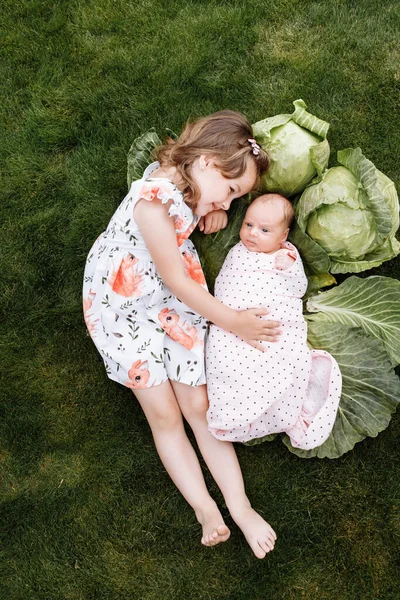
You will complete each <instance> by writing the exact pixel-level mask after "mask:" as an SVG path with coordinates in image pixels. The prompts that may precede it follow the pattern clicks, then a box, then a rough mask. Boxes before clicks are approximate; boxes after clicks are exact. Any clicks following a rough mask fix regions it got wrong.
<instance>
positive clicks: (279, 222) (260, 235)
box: [240, 200, 289, 254]
mask: <svg viewBox="0 0 400 600" xmlns="http://www.w3.org/2000/svg"><path fill="white" fill-rule="evenodd" d="M288 233H289V229H288V227H287V225H286V221H285V216H284V209H283V207H282V205H281V204H279V203H275V202H271V203H266V204H263V202H261V201H257V200H255V201H254V202H253V203H252V204H251V205H250V206H249V208H248V209H247V212H246V215H245V217H244V219H243V223H242V227H241V229H240V239H241V241H242V243H243V244H244V245H245V246H246V248H247V250H249V251H250V252H264V253H266V254H270V253H272V252H276V251H277V250H279V248H280V247H281V244H282V243H283V242H285V241H286V238H287V234H288Z"/></svg>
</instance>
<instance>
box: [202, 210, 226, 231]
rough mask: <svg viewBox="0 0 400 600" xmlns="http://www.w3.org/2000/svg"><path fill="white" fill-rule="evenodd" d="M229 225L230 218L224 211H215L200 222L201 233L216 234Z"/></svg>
mask: <svg viewBox="0 0 400 600" xmlns="http://www.w3.org/2000/svg"><path fill="white" fill-rule="evenodd" d="M227 225H228V216H227V214H226V212H225V211H224V210H222V209H221V210H213V211H212V212H210V213H208V215H206V216H205V217H201V219H200V221H199V229H200V231H204V233H215V232H216V231H219V230H220V229H224V228H225V227H226V226H227Z"/></svg>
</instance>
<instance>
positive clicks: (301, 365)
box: [206, 194, 342, 450]
mask: <svg viewBox="0 0 400 600" xmlns="http://www.w3.org/2000/svg"><path fill="white" fill-rule="evenodd" d="M293 216H294V213H293V207H292V205H291V203H290V202H289V200H287V199H286V198H284V197H283V196H280V195H278V194H266V195H264V196H260V197H259V198H257V199H256V200H254V202H252V204H251V205H250V206H249V208H248V210H247V212H246V215H245V218H244V220H243V224H242V227H241V230H240V242H239V243H238V244H236V246H234V247H233V248H232V249H231V250H230V252H229V253H228V255H227V257H226V259H225V262H224V264H223V266H222V269H221V271H220V273H219V275H218V277H217V279H216V282H215V297H216V298H218V300H220V301H221V302H222V303H223V304H226V305H228V306H230V307H231V308H234V309H236V310H244V309H247V308H258V307H266V308H268V309H269V313H268V315H267V316H266V317H265V318H269V319H272V320H274V321H279V322H280V324H281V335H280V337H279V339H278V340H277V341H276V342H274V343H267V342H261V344H262V345H263V348H264V352H260V350H258V349H256V348H253V347H252V346H250V345H249V344H247V343H246V342H244V341H243V340H241V339H240V338H239V337H237V336H236V335H234V334H233V333H229V332H227V331H225V330H223V329H220V328H219V327H216V326H215V325H211V327H210V334H209V336H208V340H207V347H206V372H207V388H208V396H209V401H210V407H209V410H208V413H207V419H208V424H209V430H210V432H211V433H212V434H213V435H214V436H215V437H216V438H218V439H220V440H229V441H233V442H235V441H238V442H246V441H249V440H251V439H253V438H259V437H264V436H266V435H268V434H272V433H278V432H285V433H287V434H288V435H289V437H290V441H291V443H292V445H293V446H295V447H297V448H303V449H307V450H308V449H311V448H315V447H317V446H319V445H321V444H322V443H323V442H324V441H325V440H326V439H327V437H328V436H329V434H330V432H331V430H332V427H333V424H334V421H335V416H336V411H337V408H338V405H339V400H340V393H341V383H342V379H341V374H340V370H339V367H338V365H337V363H336V361H335V359H334V358H333V357H332V356H331V355H330V354H328V353H327V352H325V351H324V350H309V348H308V346H307V324H306V322H305V320H304V318H303V314H302V308H303V306H302V296H303V295H304V294H305V291H306V289H307V277H306V275H305V273H304V269H303V265H302V262H301V258H300V256H299V253H298V252H297V249H296V248H295V247H294V246H293V244H291V243H289V242H287V241H286V238H287V235H288V233H289V227H290V224H291V221H292V220H293Z"/></svg>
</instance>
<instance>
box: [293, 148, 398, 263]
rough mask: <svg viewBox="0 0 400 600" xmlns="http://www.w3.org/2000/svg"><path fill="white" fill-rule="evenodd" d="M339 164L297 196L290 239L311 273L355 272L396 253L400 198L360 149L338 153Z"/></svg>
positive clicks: (384, 176) (391, 183)
mask: <svg viewBox="0 0 400 600" xmlns="http://www.w3.org/2000/svg"><path fill="white" fill-rule="evenodd" d="M338 162H339V164H340V165H341V166H338V167H333V168H331V169H328V170H327V171H325V173H324V175H323V176H322V178H321V181H319V182H318V183H315V184H313V185H310V186H309V187H308V188H307V189H306V190H305V191H304V192H303V194H302V195H301V197H300V199H299V201H298V202H297V205H296V221H297V225H296V227H295V229H294V231H293V234H292V236H291V237H292V240H293V243H294V244H297V245H298V247H299V250H300V252H303V255H304V257H305V260H306V261H307V263H308V264H309V266H310V268H311V270H312V271H314V272H319V271H320V272H326V271H329V272H330V273H359V272H361V271H365V270H367V269H371V268H373V267H378V266H379V265H380V264H382V263H383V262H384V261H386V260H390V259H391V258H394V257H395V256H397V254H399V253H400V244H399V242H398V241H397V240H396V238H395V233H396V231H397V229H398V227H399V201H398V197H397V192H396V188H395V186H394V183H393V181H391V180H390V179H389V178H388V177H386V175H384V174H383V173H381V172H380V171H379V170H378V169H377V168H376V167H375V166H374V165H373V163H372V162H371V161H370V160H368V159H367V158H365V156H364V155H363V154H362V152H361V150H360V148H356V149H352V148H348V149H347V150H341V151H339V152H338Z"/></svg>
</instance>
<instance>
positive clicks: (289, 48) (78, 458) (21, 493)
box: [0, 0, 400, 600]
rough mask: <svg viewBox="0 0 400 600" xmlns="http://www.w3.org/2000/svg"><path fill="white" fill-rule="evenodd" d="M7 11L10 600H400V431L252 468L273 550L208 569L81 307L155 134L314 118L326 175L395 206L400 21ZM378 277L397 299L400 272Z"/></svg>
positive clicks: (95, 3) (384, 17)
mask: <svg viewBox="0 0 400 600" xmlns="http://www.w3.org/2000/svg"><path fill="white" fill-rule="evenodd" d="M2 8H3V19H2V23H3V26H2V38H3V60H2V62H1V66H0V70H1V71H0V72H1V81H2V86H1V89H0V99H1V102H0V106H1V128H2V134H3V142H2V144H1V149H0V152H1V162H2V171H3V173H4V177H3V178H2V189H1V192H2V201H1V220H0V223H1V224H0V235H1V240H2V251H1V254H0V268H1V274H2V278H1V281H2V285H1V290H0V294H1V296H0V298H1V310H2V313H3V315H2V316H3V323H5V324H6V326H5V325H3V327H2V329H1V338H0V352H1V363H2V368H1V373H2V374H1V387H0V394H1V405H0V406H1V425H0V431H1V439H2V444H1V452H0V464H1V471H2V484H1V486H2V487H1V497H2V504H1V511H2V529H1V532H2V539H1V546H0V547H1V550H0V553H1V578H0V596H1V597H2V598H4V599H5V600H60V599H63V600H64V599H65V600H92V599H93V600H128V599H129V600H131V599H135V598H138V599H141V600H142V599H143V600H161V599H162V600H164V599H165V600H170V599H171V600H175V599H176V600H181V599H182V598H190V599H194V600H206V599H207V600H208V599H218V600H219V599H229V600H242V599H246V600H247V599H248V600H266V599H267V600H269V599H270V598H271V599H272V598H274V599H285V600H297V599H307V600H325V599H326V600H353V599H354V600H398V598H399V597H400V580H399V575H398V572H399V571H398V568H399V563H398V555H399V552H398V541H399V535H400V531H399V522H400V518H399V510H400V485H399V483H398V482H399V481H400V469H399V461H398V456H399V442H398V439H399V434H400V419H399V415H395V416H394V418H393V419H392V422H391V424H390V426H389V428H388V429H387V430H386V431H384V432H383V433H382V434H380V435H379V436H378V438H376V439H368V440H365V441H364V442H362V443H360V444H358V445H357V446H356V447H355V449H354V450H353V451H352V452H351V453H349V454H348V455H345V456H344V457H342V458H341V459H339V460H336V461H326V460H322V461H321V460H308V461H307V460H301V459H298V458H296V457H294V456H293V455H291V454H289V452H288V451H287V449H286V448H285V447H284V446H283V444H282V443H281V442H279V441H275V442H272V443H270V444H264V445H262V446H256V447H252V448H248V447H238V449H237V450H238V455H239V459H240V462H241V464H242V467H243V471H244V475H245V479H246V484H247V488H248V493H249V496H250V498H251V499H252V501H253V503H254V506H255V507H256V508H257V509H258V510H259V511H261V513H262V514H263V515H264V516H265V517H266V518H267V519H268V520H269V521H270V522H271V523H272V525H273V526H274V527H275V529H276V530H277V532H278V537H279V540H278V543H277V546H276V550H275V551H274V552H273V553H272V554H271V555H270V556H268V557H267V558H266V559H265V560H264V561H261V562H260V561H257V560H256V559H255V558H253V557H252V555H251V552H250V550H249V549H248V547H247V545H246V543H245V541H244V539H243V538H242V536H241V535H240V533H239V532H238V531H237V529H236V528H235V527H234V526H233V527H232V529H233V535H232V538H231V540H230V541H229V542H228V543H227V544H225V545H223V546H221V547H218V548H216V549H207V548H203V547H202V546H200V544H199V539H200V532H199V528H198V525H197V524H196V522H195V520H194V517H193V515H192V513H191V511H190V509H189V508H188V507H187V506H186V504H185V502H184V500H183V499H182V498H181V497H180V495H179V493H178V492H177V491H176V490H175V488H174V486H173V485H172V483H171V482H170V481H169V478H168V476H167V475H166V473H165V471H164V469H163V468H162V466H161V464H160V462H159V460H158V458H157V456H156V453H155V449H154V446H153V443H152V440H151V435H150V432H149V428H148V425H147V423H146V420H145V418H144V416H143V415H142V413H141V411H140V409H139V406H138V405H137V404H136V403H135V402H134V399H133V397H132V394H131V393H130V392H129V391H128V390H126V389H123V388H122V387H119V386H118V385H117V384H114V383H113V382H111V381H109V380H108V379H107V377H106V375H105V373H104V369H103V366H102V363H101V361H100V359H99V358H98V357H97V354H96V351H95V348H94V346H93V344H92V343H91V341H90V339H89V338H88V336H87V335H86V332H85V328H84V325H83V320H82V316H81V299H80V291H81V282H82V274H83V267H84V262H85V258H86V255H87V252H88V250H89V248H90V246H91V244H92V242H93V241H94V239H95V238H96V236H97V235H98V234H99V233H100V232H101V231H102V230H103V229H104V227H105V226H106V224H107V222H108V220H109V218H110V216H111V214H112V212H113V211H114V209H115V208H116V207H117V205H118V203H119V202H120V200H121V199H122V197H123V195H124V193H125V191H126V154H127V151H128V149H129V146H130V144H131V142H132V140H133V139H134V138H135V137H136V136H137V135H138V134H140V133H142V132H144V131H145V130H146V129H148V128H150V127H151V126H155V127H156V128H157V129H158V130H160V131H162V128H163V127H165V126H168V127H170V128H172V129H173V130H176V131H179V130H180V128H181V127H182V124H183V123H184V122H185V120H186V119H187V118H188V117H189V116H197V115H201V114H207V113H209V112H212V111H214V110H218V109H221V108H232V109H238V110H241V111H243V112H244V113H245V114H246V115H247V116H248V117H249V118H250V120H251V121H253V122H254V121H256V120H259V119H261V118H264V117H266V116H270V115H273V114H277V113H281V112H291V111H292V105H291V102H292V101H293V100H295V99H296V98H303V99H304V100H305V101H306V102H307V103H308V106H309V109H310V111H311V112H312V113H314V114H316V115H318V116H319V117H321V118H323V119H326V120H327V121H329V122H330V123H331V130H330V134H329V140H330V142H331V146H332V150H333V153H332V159H331V162H332V164H334V162H335V152H336V150H338V149H340V148H345V147H348V146H361V148H362V149H363V151H364V153H365V154H366V156H367V157H368V158H370V159H371V160H372V161H373V162H374V163H375V164H376V166H377V167H378V168H379V169H381V170H382V171H384V172H385V173H386V174H387V175H388V176H389V177H391V178H392V179H393V180H394V181H395V183H396V185H397V186H398V187H399V184H400V170H399V166H398V164H399V161H398V156H399V151H400V136H399V133H400V132H399V120H398V111H399V100H398V99H399V83H400V66H399V65H400V60H399V59H400V40H399V35H398V31H399V26H400V8H399V4H398V3H397V2H394V1H393V2H379V1H378V0H360V1H359V2H355V1H351V0H349V1H347V2H344V1H341V0H331V1H330V2H323V1H306V0H302V1H300V0H276V2H270V1H266V0H242V1H231V2H224V1H221V2H216V1H200V0H192V1H189V0H181V1H180V2H178V1H176V0H171V1H169V0H168V1H167V0H158V1H154V2H149V1H145V0H137V1H135V2H128V1H127V0H92V1H88V0H81V1H79V2H78V1H77V0H71V1H69V2H66V1H62V0H58V1H55V0H52V1H50V0H29V1H28V0H13V1H11V0H4V2H3V5H2ZM375 272H379V273H381V274H385V275H390V276H392V277H396V278H400V261H399V259H396V260H394V261H392V262H390V263H387V264H385V265H384V266H383V267H382V268H380V269H379V270H377V271H375ZM207 481H208V483H209V485H210V489H211V491H212V493H213V495H215V497H216V498H217V499H218V500H219V501H221V496H220V494H219V492H218V491H217V490H216V487H215V485H214V484H213V482H212V481H211V480H210V477H209V476H208V474H207ZM222 508H223V512H224V514H225V515H226V509H225V508H224V507H222ZM227 520H228V523H230V524H231V525H232V523H231V521H230V519H229V517H228V519H227Z"/></svg>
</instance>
